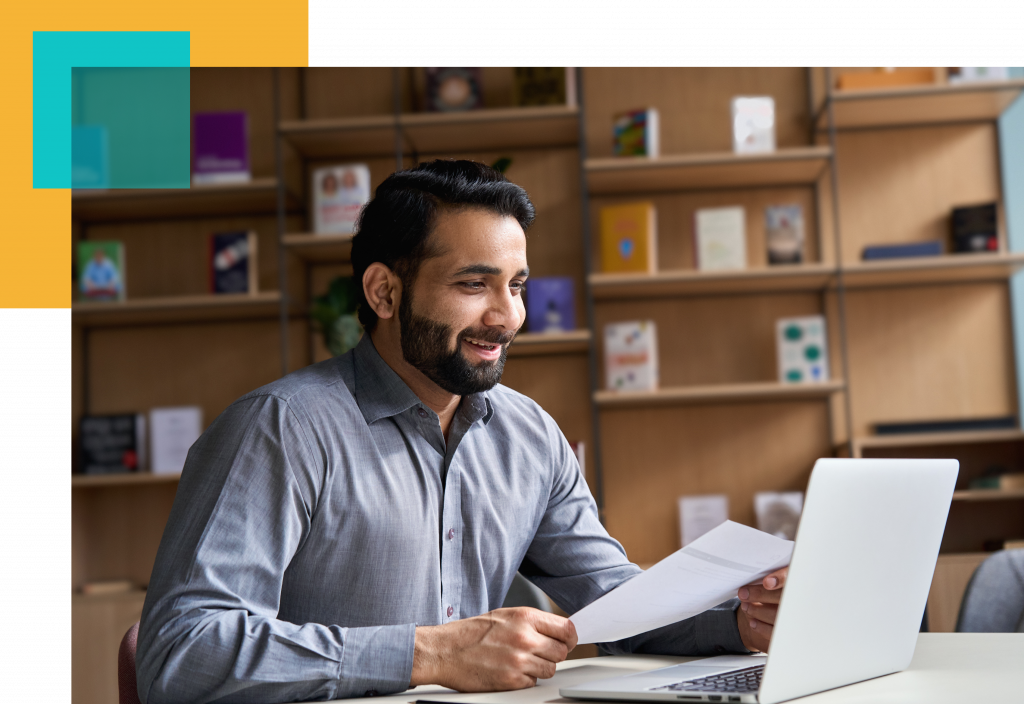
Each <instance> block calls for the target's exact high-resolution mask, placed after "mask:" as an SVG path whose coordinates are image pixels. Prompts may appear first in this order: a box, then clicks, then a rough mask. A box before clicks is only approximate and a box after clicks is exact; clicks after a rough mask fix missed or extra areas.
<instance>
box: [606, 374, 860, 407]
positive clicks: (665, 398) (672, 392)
mask: <svg viewBox="0 0 1024 704" xmlns="http://www.w3.org/2000/svg"><path fill="white" fill-rule="evenodd" d="M844 388H845V384H844V383H843V381H842V380H841V379H833V380H831V381H827V382H822V383H819V384H782V383H779V382H775V381H764V382H755V383H747V384H709V385H707V386H682V387H674V388H672V387H670V388H665V389H657V390H656V391H609V390H607V389H606V390H602V391H598V392H597V393H595V394H594V402H595V403H596V404H597V405H598V406H599V407H601V408H622V407H627V406H630V407H632V406H665V405H680V404H698V403H738V402H750V401H795V400H804V399H814V400H820V399H826V398H828V397H829V396H831V395H832V394H834V393H836V392H837V391H842V390H843V389H844Z"/></svg>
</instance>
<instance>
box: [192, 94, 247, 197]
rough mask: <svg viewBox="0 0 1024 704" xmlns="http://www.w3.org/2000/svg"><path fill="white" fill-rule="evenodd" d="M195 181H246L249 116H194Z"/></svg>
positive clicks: (203, 114) (234, 114)
mask: <svg viewBox="0 0 1024 704" xmlns="http://www.w3.org/2000/svg"><path fill="white" fill-rule="evenodd" d="M192 142H193V145H194V147H193V156H192V183H194V184H207V183H244V182H246V181H249V180H250V179H251V174H250V172H249V119H248V115H246V113H245V112H241V111H239V112H197V113H196V114H195V115H193V116H192Z"/></svg>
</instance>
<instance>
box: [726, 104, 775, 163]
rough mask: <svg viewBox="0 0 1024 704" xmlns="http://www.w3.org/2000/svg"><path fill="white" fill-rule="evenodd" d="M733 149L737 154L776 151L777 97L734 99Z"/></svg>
mask: <svg viewBox="0 0 1024 704" xmlns="http://www.w3.org/2000/svg"><path fill="white" fill-rule="evenodd" d="M732 150H733V151H734V152H736V153H737V154H763V153H765V152H773V151H775V99H774V98H771V97H768V96H744V95H741V96H737V97H735V98H733V99H732Z"/></svg>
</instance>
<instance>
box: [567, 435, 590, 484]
mask: <svg viewBox="0 0 1024 704" xmlns="http://www.w3.org/2000/svg"><path fill="white" fill-rule="evenodd" d="M569 447H571V448H572V452H573V454H574V455H576V461H577V462H578V463H579V465H580V474H582V475H584V476H586V474H587V461H586V460H587V456H586V449H587V448H586V444H585V443H584V442H583V441H582V440H577V441H576V442H570V443H569Z"/></svg>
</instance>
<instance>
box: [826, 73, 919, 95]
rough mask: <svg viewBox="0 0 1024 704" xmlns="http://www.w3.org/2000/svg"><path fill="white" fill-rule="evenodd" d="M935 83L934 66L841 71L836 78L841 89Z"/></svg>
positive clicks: (837, 85)
mask: <svg viewBox="0 0 1024 704" xmlns="http://www.w3.org/2000/svg"><path fill="white" fill-rule="evenodd" d="M930 83H935V69H933V68H876V69H874V70H873V71H854V72H851V73H841V74H839V76H838V77H837V78H836V88H838V89H839V90H870V89H872V88H898V87H900V86H916V85H927V84H930Z"/></svg>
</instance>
